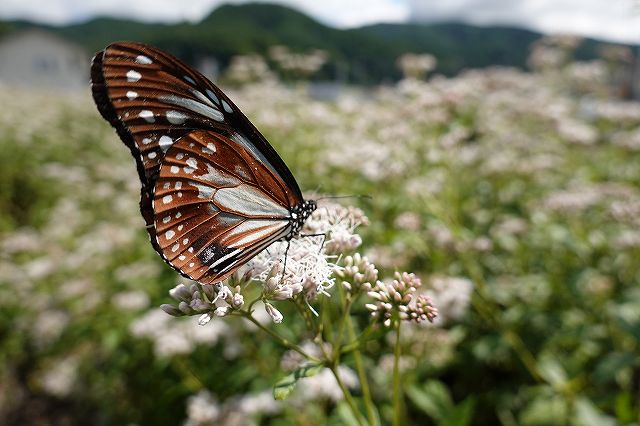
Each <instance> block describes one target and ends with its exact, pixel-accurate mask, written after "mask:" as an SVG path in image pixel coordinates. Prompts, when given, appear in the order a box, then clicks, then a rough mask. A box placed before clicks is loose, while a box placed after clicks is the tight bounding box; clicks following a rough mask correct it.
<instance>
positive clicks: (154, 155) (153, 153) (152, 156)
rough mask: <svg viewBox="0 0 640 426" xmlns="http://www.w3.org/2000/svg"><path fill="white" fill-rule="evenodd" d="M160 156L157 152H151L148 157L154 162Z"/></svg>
mask: <svg viewBox="0 0 640 426" xmlns="http://www.w3.org/2000/svg"><path fill="white" fill-rule="evenodd" d="M157 155H158V154H157V153H156V152H155V151H151V152H150V153H148V154H147V157H149V159H150V160H153V159H154V158H156V156H157Z"/></svg>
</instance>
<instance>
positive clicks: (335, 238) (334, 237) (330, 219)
mask: <svg viewBox="0 0 640 426" xmlns="http://www.w3.org/2000/svg"><path fill="white" fill-rule="evenodd" d="M368 224H369V219H368V218H367V216H366V215H365V214H364V212H363V211H362V210H360V209H359V208H356V207H343V206H341V205H339V204H336V203H323V204H322V205H320V206H319V207H318V209H316V211H314V212H313V213H312V214H311V217H310V218H309V219H308V220H307V222H306V223H305V226H304V229H303V231H304V233H306V234H311V235H317V234H325V235H326V241H325V243H324V247H323V250H324V252H325V253H326V254H329V255H338V254H342V253H349V252H353V251H354V250H355V249H357V248H358V247H359V246H360V245H361V244H362V238H361V237H360V235H358V234H356V233H355V229H356V228H357V227H358V226H360V225H365V226H366V225H368Z"/></svg>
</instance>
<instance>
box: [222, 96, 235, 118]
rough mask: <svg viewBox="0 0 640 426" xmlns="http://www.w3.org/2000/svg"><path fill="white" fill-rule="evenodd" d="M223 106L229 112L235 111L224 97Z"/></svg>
mask: <svg viewBox="0 0 640 426" xmlns="http://www.w3.org/2000/svg"><path fill="white" fill-rule="evenodd" d="M222 107H223V108H224V110H225V111H227V112H228V113H229V114H231V113H232V112H233V110H232V109H231V105H229V104H228V103H227V101H225V100H224V99H223V100H222Z"/></svg>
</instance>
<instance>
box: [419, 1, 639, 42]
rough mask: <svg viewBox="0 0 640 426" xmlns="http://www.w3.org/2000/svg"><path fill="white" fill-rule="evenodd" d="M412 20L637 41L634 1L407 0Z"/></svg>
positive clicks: (637, 24)
mask: <svg viewBox="0 0 640 426" xmlns="http://www.w3.org/2000/svg"><path fill="white" fill-rule="evenodd" d="M409 2H410V8H411V19H412V20H415V21H423V22H434V21H443V20H448V21H451V20H463V21H465V22H470V23H474V24H479V25H490V24H504V25H516V26H525V27H527V28H531V29H534V30H538V31H542V32H545V33H575V34H579V35H585V36H591V37H596V38H603V39H608V40H615V41H623V42H628V43H640V2H639V1H637V0H609V1H604V0H519V1H514V0H439V1H429V0H409Z"/></svg>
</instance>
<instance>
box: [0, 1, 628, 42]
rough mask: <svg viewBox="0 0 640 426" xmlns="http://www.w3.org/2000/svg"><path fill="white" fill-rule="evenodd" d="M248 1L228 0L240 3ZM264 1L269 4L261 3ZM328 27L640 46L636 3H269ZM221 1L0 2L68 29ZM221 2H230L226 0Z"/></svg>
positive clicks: (176, 17) (167, 16)
mask: <svg viewBox="0 0 640 426" xmlns="http://www.w3.org/2000/svg"><path fill="white" fill-rule="evenodd" d="M246 1H247V0H231V1H230V2H232V3H244V2H246ZM266 1H269V0H266ZM271 1H272V2H275V3H280V4H285V5H288V6H292V7H295V8H297V9H298V10H301V11H302V12H304V13H307V14H309V15H311V16H313V17H314V18H315V19H318V20H320V21H321V22H324V23H326V24H329V25H333V26H337V27H356V26H360V25H365V24H371V23H376V22H404V21H406V20H408V19H410V18H411V19H413V20H417V21H424V22H434V21H442V20H449V21H453V20H457V21H459V20H462V21H466V22H470V23H475V24H480V25H489V24H504V25H514V26H524V27H527V28H531V29H534V30H538V31H543V32H547V33H549V32H550V33H558V32H565V33H566V32H573V33H578V34H581V35H587V36H592V37H598V38H605V39H609V40H618V41H625V42H630V43H640V0H609V1H605V0H271ZM223 2H225V1H224V0H189V1H175V0H109V1H107V0H47V1H42V0H0V19H15V18H26V19H32V20H37V21H40V22H46V23H52V24H68V23H70V22H78V21H82V20H86V19H89V18H91V17H93V16H97V15H109V16H117V17H122V18H128V19H138V20H144V21H160V22H179V21H185V20H187V21H192V22H195V21H198V20H200V19H202V18H204V17H205V16H206V15H208V14H209V13H210V12H211V10H213V9H214V8H215V7H217V6H219V5H220V4H222V3H223ZM226 2H229V0H227V1H226Z"/></svg>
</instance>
